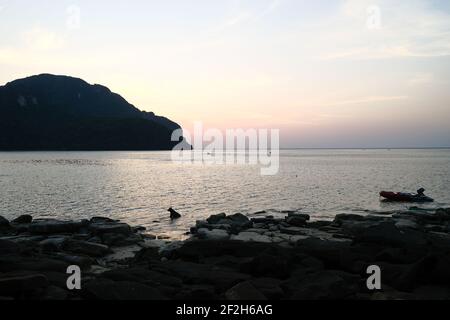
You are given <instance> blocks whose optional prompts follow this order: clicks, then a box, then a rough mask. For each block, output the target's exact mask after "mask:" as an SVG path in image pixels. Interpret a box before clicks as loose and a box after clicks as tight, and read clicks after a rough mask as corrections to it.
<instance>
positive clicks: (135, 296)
mask: <svg viewBox="0 0 450 320" xmlns="http://www.w3.org/2000/svg"><path fill="white" fill-rule="evenodd" d="M83 296H84V297H86V298H88V299H94V300H125V301H126V300H141V301H142V300H166V299H167V298H166V297H165V296H164V295H162V294H161V293H160V292H159V291H158V290H157V289H156V288H152V287H149V286H146V285H143V284H140V283H138V282H129V281H112V280H108V279H96V280H93V281H90V282H88V283H87V284H86V285H84V288H83Z"/></svg>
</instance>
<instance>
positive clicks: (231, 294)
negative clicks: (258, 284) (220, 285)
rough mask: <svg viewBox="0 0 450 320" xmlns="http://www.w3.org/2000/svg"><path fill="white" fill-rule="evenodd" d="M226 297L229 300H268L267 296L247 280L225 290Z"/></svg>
mask: <svg viewBox="0 0 450 320" xmlns="http://www.w3.org/2000/svg"><path fill="white" fill-rule="evenodd" d="M225 298H226V299H227V300H246V301H257V300H267V298H266V297H265V296H264V294H262V293H261V292H260V291H259V290H258V289H256V288H255V287H254V286H253V284H252V283H251V282H249V281H245V282H242V283H239V284H237V285H235V286H234V287H233V288H231V289H229V290H228V291H227V292H225Z"/></svg>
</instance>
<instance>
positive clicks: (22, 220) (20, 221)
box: [11, 214, 33, 224]
mask: <svg viewBox="0 0 450 320" xmlns="http://www.w3.org/2000/svg"><path fill="white" fill-rule="evenodd" d="M32 221H33V217H32V216H30V215H29V214H25V215H21V216H20V217H17V218H16V219H14V220H13V221H11V222H12V223H16V224H27V223H31V222H32Z"/></svg>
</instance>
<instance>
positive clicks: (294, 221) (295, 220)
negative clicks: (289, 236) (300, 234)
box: [286, 215, 307, 227]
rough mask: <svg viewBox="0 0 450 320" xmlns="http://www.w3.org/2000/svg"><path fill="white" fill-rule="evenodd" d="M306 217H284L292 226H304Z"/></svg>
mask: <svg viewBox="0 0 450 320" xmlns="http://www.w3.org/2000/svg"><path fill="white" fill-rule="evenodd" d="M306 221H307V220H306V219H305V218H304V217H300V216H297V215H295V216H290V217H287V218H286V222H287V223H288V224H290V225H291V226H294V227H304V226H306Z"/></svg>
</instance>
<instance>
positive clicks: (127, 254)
mask: <svg viewBox="0 0 450 320" xmlns="http://www.w3.org/2000/svg"><path fill="white" fill-rule="evenodd" d="M140 250H141V247H140V246H137V245H130V246H124V247H116V248H114V252H113V253H111V254H108V255H106V256H105V257H104V258H103V261H105V262H107V263H111V262H114V263H119V264H126V263H128V262H129V261H132V260H133V259H134V257H135V256H136V253H137V252H139V251H140Z"/></svg>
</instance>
